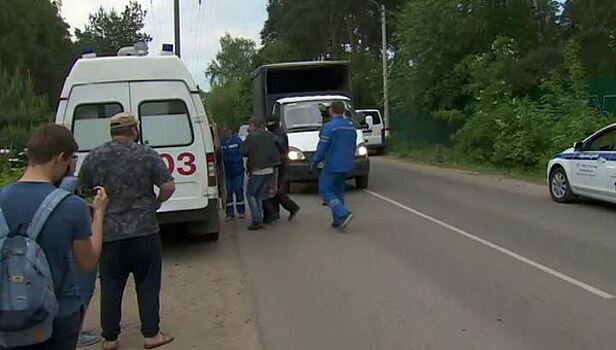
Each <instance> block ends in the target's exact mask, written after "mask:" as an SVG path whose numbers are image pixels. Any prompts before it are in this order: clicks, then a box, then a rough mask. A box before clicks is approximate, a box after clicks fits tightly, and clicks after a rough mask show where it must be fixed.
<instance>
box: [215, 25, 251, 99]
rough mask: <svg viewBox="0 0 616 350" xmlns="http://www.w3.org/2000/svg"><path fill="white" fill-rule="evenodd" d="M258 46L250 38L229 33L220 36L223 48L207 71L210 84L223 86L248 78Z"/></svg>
mask: <svg viewBox="0 0 616 350" xmlns="http://www.w3.org/2000/svg"><path fill="white" fill-rule="evenodd" d="M256 46H257V45H256V43H255V42H254V41H252V40H250V39H244V38H233V37H232V36H231V34H229V33H226V34H225V35H224V36H223V37H222V38H220V47H221V49H220V51H218V53H217V54H216V58H215V59H214V60H213V61H212V62H211V63H210V65H209V67H208V68H207V71H206V73H205V74H206V76H207V77H208V78H209V79H210V85H211V86H213V87H215V86H223V85H226V84H229V83H239V82H240V81H242V80H243V79H246V77H248V76H249V75H250V72H251V71H252V69H253V60H254V57H255V54H256V53H257V50H256Z"/></svg>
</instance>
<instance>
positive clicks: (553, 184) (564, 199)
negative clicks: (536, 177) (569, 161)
mask: <svg viewBox="0 0 616 350" xmlns="http://www.w3.org/2000/svg"><path fill="white" fill-rule="evenodd" d="M549 187H550V196H551V197H552V199H553V200H554V201H555V202H558V203H569V202H572V201H573V200H574V199H575V195H574V194H573V191H571V184H570V183H569V179H568V178H567V173H566V172H565V169H563V168H562V167H560V166H558V167H556V168H555V169H554V170H552V172H551V173H550V184H549Z"/></svg>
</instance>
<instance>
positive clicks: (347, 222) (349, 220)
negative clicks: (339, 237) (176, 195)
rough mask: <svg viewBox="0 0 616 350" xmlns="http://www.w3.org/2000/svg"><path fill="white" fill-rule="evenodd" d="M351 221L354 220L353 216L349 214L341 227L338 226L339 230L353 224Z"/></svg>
mask: <svg viewBox="0 0 616 350" xmlns="http://www.w3.org/2000/svg"><path fill="white" fill-rule="evenodd" d="M351 220H353V214H351V213H349V215H347V217H346V218H344V220H342V223H340V225H339V226H338V229H340V230H342V229H344V228H345V227H347V226H348V225H349V223H350V222H351Z"/></svg>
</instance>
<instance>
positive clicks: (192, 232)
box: [188, 221, 220, 242]
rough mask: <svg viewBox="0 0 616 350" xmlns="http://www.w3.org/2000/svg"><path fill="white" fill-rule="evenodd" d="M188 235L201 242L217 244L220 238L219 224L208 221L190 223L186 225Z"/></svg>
mask: <svg viewBox="0 0 616 350" xmlns="http://www.w3.org/2000/svg"><path fill="white" fill-rule="evenodd" d="M188 235H189V236H190V237H191V238H192V239H194V240H197V241H201V242H217V241H218V239H219V237H220V223H219V222H216V223H211V222H209V221H199V222H191V223H189V224H188Z"/></svg>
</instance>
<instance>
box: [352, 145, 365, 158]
mask: <svg viewBox="0 0 616 350" xmlns="http://www.w3.org/2000/svg"><path fill="white" fill-rule="evenodd" d="M355 155H356V156H357V157H367V156H368V147H366V146H365V145H359V147H357V151H356V152H355Z"/></svg>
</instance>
